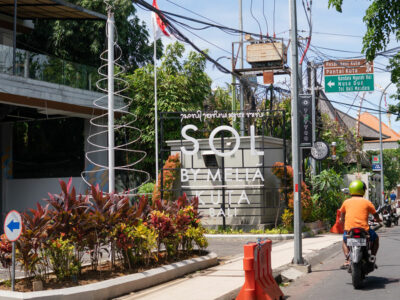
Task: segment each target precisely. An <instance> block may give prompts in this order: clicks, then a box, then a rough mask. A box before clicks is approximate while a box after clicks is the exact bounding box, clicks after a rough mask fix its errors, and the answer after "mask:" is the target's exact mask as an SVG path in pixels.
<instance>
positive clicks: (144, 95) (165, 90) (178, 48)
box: [124, 43, 230, 174]
mask: <svg viewBox="0 0 400 300" xmlns="http://www.w3.org/2000/svg"><path fill="white" fill-rule="evenodd" d="M184 52H185V48H184V46H183V45H182V44H180V43H174V44H170V45H168V46H167V48H166V50H165V53H164V55H163V56H162V58H161V64H160V66H159V67H158V68H157V96H158V111H159V112H180V111H181V112H184V111H197V110H199V109H203V107H204V104H205V103H206V102H207V103H210V102H212V103H216V102H218V101H216V99H222V100H223V99H226V100H227V101H230V99H228V98H229V97H227V96H226V95H222V94H221V93H222V91H221V90H218V92H217V94H216V95H214V94H213V92H212V90H211V79H210V78H209V77H208V75H207V74H206V73H205V67H206V60H205V58H204V57H203V56H202V55H200V54H197V53H195V52H192V51H191V52H189V53H188V55H187V56H186V57H184ZM125 79H126V80H127V81H128V83H129V86H130V92H129V93H130V94H129V96H130V97H131V98H132V99H133V103H132V105H131V108H130V109H131V112H132V113H134V114H135V115H136V116H138V118H137V120H136V122H135V123H134V125H135V127H137V128H140V129H141V130H142V138H141V139H140V140H139V141H138V143H139V144H136V148H138V149H139V148H140V149H141V150H145V151H146V152H147V157H146V159H145V161H144V164H143V165H142V166H141V169H145V170H146V171H148V172H150V173H151V174H154V144H155V139H154V137H155V129H154V119H155V114H154V112H155V111H154V65H152V64H148V65H146V66H144V67H142V68H139V69H137V70H135V72H134V73H132V74H126V76H125ZM213 95H214V96H213ZM219 105H222V104H219ZM219 105H218V106H219ZM218 108H219V107H218ZM124 121H127V120H124ZM167 123H168V122H166V123H165V124H164V126H165V127H164V139H165V140H168V139H178V138H180V128H179V126H177V125H179V124H175V123H174V125H172V124H169V123H168V124H167Z"/></svg>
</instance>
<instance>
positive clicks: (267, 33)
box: [262, 0, 269, 35]
mask: <svg viewBox="0 0 400 300" xmlns="http://www.w3.org/2000/svg"><path fill="white" fill-rule="evenodd" d="M264 5H265V0H263V9H262V10H263V16H264V20H265V24H266V25H267V35H268V31H269V30H268V22H267V18H266V17H265V8H264Z"/></svg>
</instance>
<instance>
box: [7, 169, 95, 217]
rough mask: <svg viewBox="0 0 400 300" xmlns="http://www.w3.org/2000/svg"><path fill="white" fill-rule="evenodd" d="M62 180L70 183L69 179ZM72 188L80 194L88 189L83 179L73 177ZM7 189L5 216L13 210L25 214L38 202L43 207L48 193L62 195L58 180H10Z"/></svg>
mask: <svg viewBox="0 0 400 300" xmlns="http://www.w3.org/2000/svg"><path fill="white" fill-rule="evenodd" d="M61 179H62V180H64V181H65V182H66V183H68V180H69V178H61ZM72 186H73V187H75V190H76V191H77V193H78V194H79V193H83V194H84V193H85V191H86V189H87V188H88V187H87V185H86V184H85V183H84V182H83V180H82V178H81V177H73V178H72ZM6 188H7V199H6V201H5V205H4V208H3V214H7V213H8V212H9V211H10V210H12V209H15V210H17V211H20V212H23V211H25V210H27V209H29V208H35V207H36V203H37V202H40V203H41V204H42V205H43V204H45V203H46V202H45V201H43V199H48V198H49V196H48V193H51V194H60V193H61V188H60V184H59V181H58V178H38V179H8V180H6ZM71 189H72V187H71Z"/></svg>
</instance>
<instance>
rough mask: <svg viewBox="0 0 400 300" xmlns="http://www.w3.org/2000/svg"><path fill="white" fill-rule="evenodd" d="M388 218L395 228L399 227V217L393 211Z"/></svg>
mask: <svg viewBox="0 0 400 300" xmlns="http://www.w3.org/2000/svg"><path fill="white" fill-rule="evenodd" d="M390 218H391V221H392V223H393V224H394V225H396V226H397V225H399V216H398V215H397V214H396V213H395V212H394V211H393V210H392V212H391V213H390Z"/></svg>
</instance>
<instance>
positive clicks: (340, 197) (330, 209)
mask: <svg viewBox="0 0 400 300" xmlns="http://www.w3.org/2000/svg"><path fill="white" fill-rule="evenodd" d="M311 181H312V185H313V197H312V201H313V217H314V220H312V221H317V220H323V221H325V220H327V221H329V223H330V224H331V225H332V224H334V223H335V221H336V211H337V210H338V209H339V208H340V206H341V205H342V203H343V201H344V198H345V195H344V194H343V193H342V191H341V186H342V185H343V178H342V176H341V175H340V174H338V173H336V172H335V171H334V170H332V169H328V170H323V171H322V172H321V173H320V174H319V175H316V176H313V177H312V180H311Z"/></svg>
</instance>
